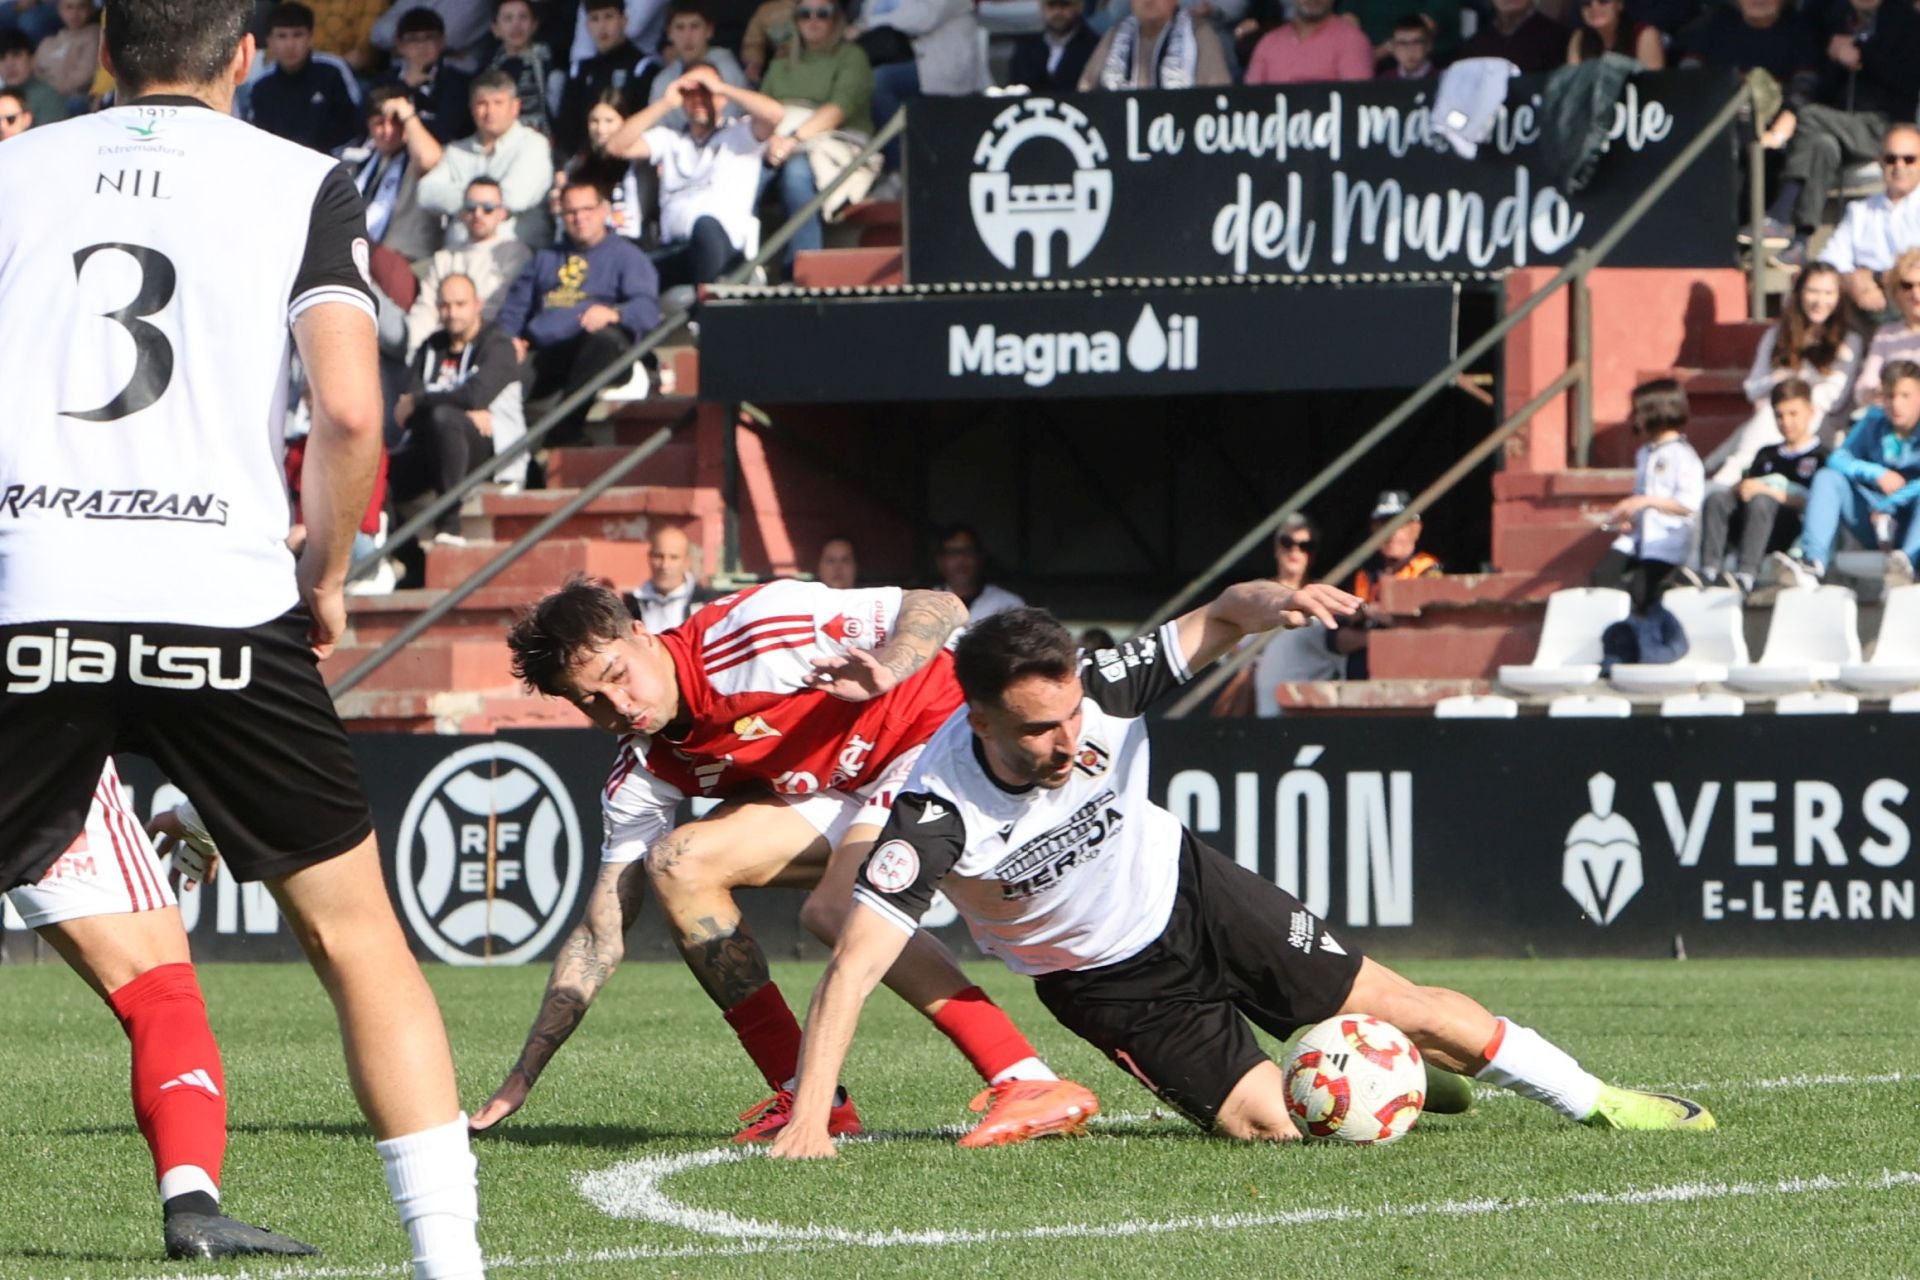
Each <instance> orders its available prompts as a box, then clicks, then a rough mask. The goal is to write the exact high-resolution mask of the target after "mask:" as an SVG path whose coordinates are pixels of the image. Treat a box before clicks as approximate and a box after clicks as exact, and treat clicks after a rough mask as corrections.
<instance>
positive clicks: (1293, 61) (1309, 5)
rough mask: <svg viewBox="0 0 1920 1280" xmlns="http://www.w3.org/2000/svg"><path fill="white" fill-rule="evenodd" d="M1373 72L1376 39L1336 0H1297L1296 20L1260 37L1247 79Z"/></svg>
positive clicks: (1353, 76) (1303, 79)
mask: <svg viewBox="0 0 1920 1280" xmlns="http://www.w3.org/2000/svg"><path fill="white" fill-rule="evenodd" d="M1372 78H1373V43H1372V42H1371V41H1369V40H1368V39H1367V35H1366V32H1364V31H1362V30H1360V27H1359V25H1358V24H1357V23H1355V22H1353V21H1352V20H1350V19H1348V18H1344V17H1335V16H1334V14H1333V0H1294V5H1293V21H1291V22H1288V23H1284V24H1282V25H1281V26H1278V27H1275V28H1274V29H1273V30H1271V31H1269V32H1267V34H1266V35H1264V36H1262V37H1260V43H1259V44H1257V45H1255V46H1254V49H1253V57H1252V59H1251V60H1249V61H1248V63H1247V83H1248V84H1313V83H1316V82H1318V81H1322V80H1370V79H1372Z"/></svg>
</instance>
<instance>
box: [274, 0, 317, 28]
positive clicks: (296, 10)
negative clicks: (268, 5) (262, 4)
mask: <svg viewBox="0 0 1920 1280" xmlns="http://www.w3.org/2000/svg"><path fill="white" fill-rule="evenodd" d="M287 28H292V29H294V30H296V31H308V32H310V31H312V30H313V10H311V9H309V8H307V6H305V5H303V4H301V3H300V0H286V2H285V3H284V4H277V5H275V6H273V8H272V10H271V11H270V12H268V14H267V30H269V31H274V30H285V29H287Z"/></svg>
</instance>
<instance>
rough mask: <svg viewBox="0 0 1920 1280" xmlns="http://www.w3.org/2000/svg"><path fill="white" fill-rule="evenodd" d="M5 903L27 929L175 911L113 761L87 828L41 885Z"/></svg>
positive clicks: (96, 792)
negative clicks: (169, 909)
mask: <svg viewBox="0 0 1920 1280" xmlns="http://www.w3.org/2000/svg"><path fill="white" fill-rule="evenodd" d="M7 900H8V901H9V902H11V903H12V904H13V909H14V910H15V911H18V912H19V913H20V918H21V920H23V921H24V922H25V923H26V926H27V927H28V928H29V929H38V928H41V927H43V926H45V925H50V924H59V923H61V922H62V921H66V920H84V919H86V918H88V917H89V916H108V915H125V914H127V913H129V912H134V911H157V910H159V909H160V908H162V907H171V906H174V905H176V902H175V899H174V896H173V890H172V889H170V888H168V887H167V876H166V872H165V870H164V869H163V868H162V867H161V865H160V859H159V857H158V856H157V855H156V854H155V853H154V851H153V842H152V841H151V840H149V839H148V838H147V832H146V829H145V828H144V827H142V826H141V825H140V823H139V821H138V819H136V818H135V817H134V816H133V814H131V813H129V812H128V811H127V807H126V800H125V799H124V798H123V797H122V795H121V793H120V775H119V773H118V772H117V771H116V770H115V769H114V767H113V761H112V759H111V758H109V759H108V761H107V767H106V770H105V771H104V772H103V773H101V775H100V783H99V785H98V786H96V787H95V788H94V791H93V804H92V805H91V807H89V808H88V810H87V825H86V827H85V828H84V829H83V830H82V831H81V832H80V834H79V836H78V837H76V838H75V840H74V842H73V843H72V844H71V845H70V846H68V848H67V851H66V852H65V853H63V854H61V855H60V857H59V858H58V859H57V860H56V861H55V862H54V864H53V865H52V866H51V867H49V868H47V874H46V875H44V876H42V877H41V878H40V881H39V883H37V884H30V885H22V886H21V887H20V888H18V889H15V890H13V891H12V892H11V893H9V894H7Z"/></svg>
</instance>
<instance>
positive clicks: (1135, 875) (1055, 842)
mask: <svg viewBox="0 0 1920 1280" xmlns="http://www.w3.org/2000/svg"><path fill="white" fill-rule="evenodd" d="M1189 677H1190V673H1189V672H1188V670H1187V666H1186V661H1185V659H1184V656H1183V655H1182V653H1181V651H1180V637H1179V634H1178V632H1177V630H1176V629H1175V627H1174V624H1173V623H1171V622H1169V623H1167V624H1166V625H1165V626H1163V627H1161V628H1160V630H1159V631H1158V632H1156V633H1155V634H1153V635H1148V636H1139V637H1137V638H1135V639H1133V640H1129V641H1127V643H1125V644H1124V645H1121V646H1120V647H1119V648H1118V649H1102V650H1100V651H1099V652H1098V653H1094V654H1088V655H1085V656H1083V657H1082V659H1081V663H1080V678H1081V680H1082V681H1083V682H1084V686H1085V698H1084V700H1083V702H1082V705H1081V712H1082V717H1083V718H1082V722H1081V729H1080V744H1079V746H1078V748H1077V749H1076V754H1075V758H1074V767H1073V772H1072V775H1071V777H1070V778H1069V780H1068V782H1067V783H1066V785H1064V786H1062V787H1059V788H1058V789H1055V790H1048V789H1046V788H1044V787H1038V786H1033V787H1024V788H1017V789H1016V788H1009V787H1008V786H1006V785H1005V784H1004V783H1002V782H1000V781H998V780H997V779H995V778H994V777H993V775H992V774H991V773H989V772H988V771H987V767H986V764H985V763H984V761H983V759H982V756H981V748H980V745H979V740H978V739H977V738H976V737H975V736H974V733H973V729H972V727H971V726H970V725H969V724H968V723H967V715H966V709H965V708H964V707H963V708H961V709H960V710H959V711H957V712H955V713H954V715H953V717H952V718H951V719H950V720H948V721H947V723H946V724H945V725H944V726H942V728H941V729H940V731H939V732H938V733H936V734H935V735H934V736H933V740H932V741H931V742H929V743H928V744H927V749H926V751H925V753H924V754H922V756H921V757H920V762H919V766H918V767H917V768H916V769H915V770H914V772H913V774H912V776H911V777H909V778H908V780H907V784H906V788H905V790H904V792H903V793H902V794H901V796H900V797H899V798H898V799H896V800H895V801H894V806H893V816H892V817H891V818H889V819H888V821H887V825H886V827H885V829H884V830H883V831H882V832H881V834H880V838H879V840H878V842H876V844H875V845H874V849H873V852H872V853H871V854H870V855H869V856H868V858H867V864H866V866H865V867H864V868H862V870H861V873H860V876H859V879H858V880H857V881H856V882H855V884H854V889H853V897H854V901H855V902H858V903H860V904H862V905H864V906H867V907H870V908H872V909H873V910H875V911H878V912H879V913H880V914H881V915H882V916H884V917H886V918H887V919H888V920H890V921H892V922H893V923H894V924H896V925H898V926H900V928H902V929H905V930H906V931H907V932H909V933H911V932H913V931H914V930H916V929H918V928H919V927H920V919H921V917H922V916H923V915H924V914H925V913H926V911H927V909H928V907H929V906H930V905H931V904H932V901H933V894H934V891H935V889H936V888H937V889H939V890H941V891H943V892H944V893H945V894H946V895H947V897H948V898H949V899H951V900H952V902H953V905H954V906H955V907H956V908H957V909H958V910H959V912H960V916H961V918H962V919H964V920H965V921H966V922H967V928H968V929H969V930H971V931H972V933H973V939H974V941H975V942H976V943H978V944H979V946H980V949H981V950H982V951H985V952H987V953H988V954H989V955H996V956H999V957H1000V959H1001V960H1002V961H1004V962H1005V963H1006V965H1007V967H1008V968H1010V969H1012V970H1014V971H1015V972H1016V973H1024V974H1029V975H1036V976H1037V975H1039V974H1043V973H1053V972H1056V971H1059V970H1062V969H1094V968H1099V967H1100V966H1102V965H1109V964H1117V963H1119V962H1120V961H1122V960H1125V959H1127V958H1128V957H1130V956H1133V955H1137V954H1138V953H1139V952H1141V951H1142V950H1144V949H1145V948H1146V947H1147V946H1149V945H1150V944H1152V942H1153V941H1154V940H1155V939H1156V938H1158V937H1159V936H1160V935H1161V934H1162V933H1163V932H1165V930H1166V927H1167V921H1168V919H1169V918H1170V917H1171V916H1172V914H1173V898H1174V890H1175V889H1176V888H1177V887H1178V884H1179V869H1180V843H1181V828H1180V820H1179V819H1178V818H1175V817H1174V816H1173V815H1172V814H1171V813H1168V812H1167V811H1166V810H1165V809H1162V808H1161V807H1160V806H1159V805H1157V804H1154V803H1153V802H1152V801H1151V800H1149V799H1148V798H1147V780H1148V779H1147V773H1148V765H1149V758H1148V756H1149V753H1148V748H1147V725H1146V721H1145V720H1144V719H1142V718H1141V717H1142V714H1143V713H1144V712H1145V710H1146V708H1147V706H1148V705H1149V704H1150V703H1151V702H1152V701H1153V700H1154V699H1155V698H1157V697H1158V696H1159V695H1161V694H1163V693H1165V692H1167V691H1168V690H1170V689H1172V688H1175V687H1177V686H1178V685H1181V684H1184V683H1185V682H1186V681H1187V680H1188V679H1189Z"/></svg>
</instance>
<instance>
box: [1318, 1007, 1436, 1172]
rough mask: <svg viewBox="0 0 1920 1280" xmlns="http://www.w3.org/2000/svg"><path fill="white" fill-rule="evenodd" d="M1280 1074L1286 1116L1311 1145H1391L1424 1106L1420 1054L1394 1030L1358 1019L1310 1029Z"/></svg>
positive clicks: (1343, 1017)
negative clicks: (1332, 1141) (1327, 1140)
mask: <svg viewBox="0 0 1920 1280" xmlns="http://www.w3.org/2000/svg"><path fill="white" fill-rule="evenodd" d="M1282 1070H1283V1071H1284V1073H1285V1080H1286V1090H1287V1110H1288V1111H1289V1112H1291V1113H1292V1115H1293V1119H1294V1122H1295V1123H1296V1124H1298V1125H1299V1126H1300V1131H1301V1132H1302V1133H1304V1134H1306V1135H1307V1136H1308V1137H1310V1138H1332V1139H1335V1140H1337V1141H1340V1142H1357V1143H1362V1144H1370V1143H1385V1142H1394V1141H1397V1140H1398V1139H1400V1138H1402V1137H1404V1136H1406V1132H1407V1130H1409V1129H1411V1128H1413V1122H1414V1121H1416V1120H1418V1119H1419V1118H1420V1108H1421V1107H1423V1106H1424V1105H1426V1100H1427V1069H1426V1065H1425V1064H1424V1063H1422V1062H1421V1060H1420V1050H1419V1049H1417V1048H1415V1047H1414V1044H1413V1041H1411V1040H1409V1039H1407V1038H1406V1036H1404V1035H1402V1034H1401V1033H1400V1029H1399V1028H1398V1027H1395V1026H1393V1025H1391V1024H1389V1023H1385V1022H1382V1021H1381V1020H1380V1019H1378V1018H1370V1017H1368V1016H1367V1015H1365V1014H1361V1013H1343V1014H1339V1015H1336V1016H1335V1017H1331V1018H1328V1019H1327V1020H1326V1021H1325V1022H1322V1023H1321V1024H1319V1025H1318V1026H1316V1027H1313V1028H1312V1029H1310V1030H1309V1031H1308V1032H1307V1033H1306V1034H1305V1035H1303V1036H1301V1037H1300V1039H1299V1041H1298V1042H1297V1043H1295V1045H1294V1047H1293V1050H1292V1052H1291V1053H1289V1054H1288V1055H1287V1061H1286V1064H1285V1066H1284V1067H1283V1068H1282Z"/></svg>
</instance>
